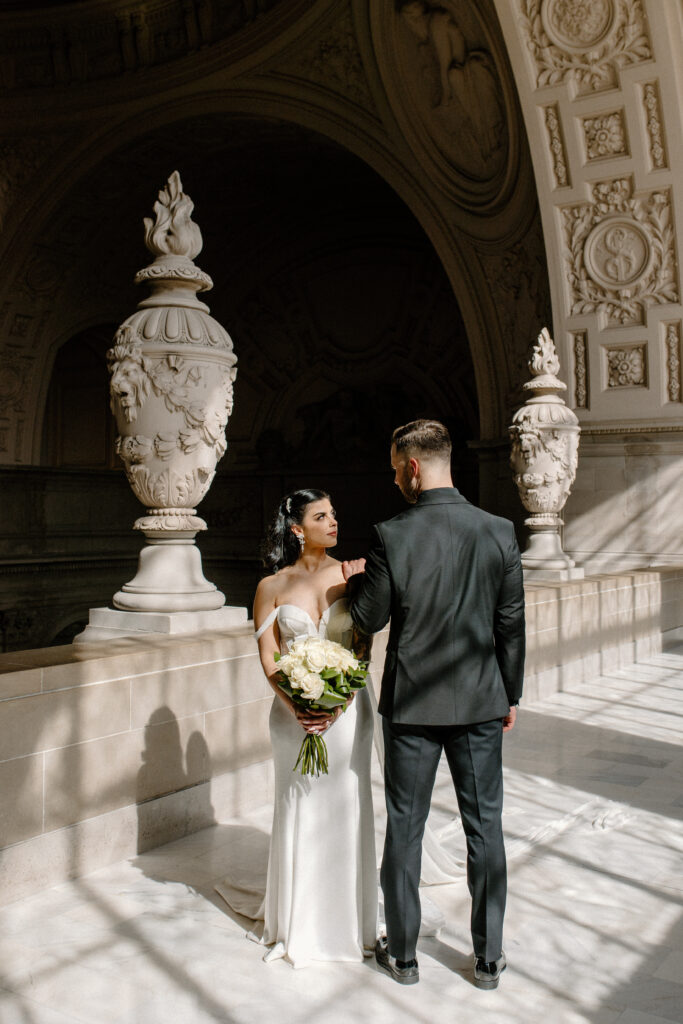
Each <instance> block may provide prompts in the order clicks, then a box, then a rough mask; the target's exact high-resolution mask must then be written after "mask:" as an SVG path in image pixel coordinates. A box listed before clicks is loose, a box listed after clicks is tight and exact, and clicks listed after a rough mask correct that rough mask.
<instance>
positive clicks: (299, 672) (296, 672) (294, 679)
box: [289, 665, 310, 689]
mask: <svg viewBox="0 0 683 1024" xmlns="http://www.w3.org/2000/svg"><path fill="white" fill-rule="evenodd" d="M309 674H310V673H309V671H308V669H307V668H306V667H305V666H304V665H294V666H292V668H291V670H290V672H289V681H290V683H291V684H292V686H295V687H296V688H297V689H301V687H302V686H303V682H304V679H305V678H306V676H307V675H309Z"/></svg>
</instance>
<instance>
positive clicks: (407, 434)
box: [391, 420, 453, 461]
mask: <svg viewBox="0 0 683 1024" xmlns="http://www.w3.org/2000/svg"><path fill="white" fill-rule="evenodd" d="M391 443H392V444H393V445H394V447H395V449H396V453H397V455H405V456H406V458H420V457H421V458H423V459H429V458H434V459H442V460H443V461H447V460H449V459H450V457H451V449H452V447H453V446H452V445H451V438H450V435H449V433H448V430H447V429H446V427H445V426H444V425H443V423H439V421H438V420H413V421H412V422H411V423H406V424H404V425H403V426H402V427H397V428H396V430H395V431H394V433H393V434H392V437H391Z"/></svg>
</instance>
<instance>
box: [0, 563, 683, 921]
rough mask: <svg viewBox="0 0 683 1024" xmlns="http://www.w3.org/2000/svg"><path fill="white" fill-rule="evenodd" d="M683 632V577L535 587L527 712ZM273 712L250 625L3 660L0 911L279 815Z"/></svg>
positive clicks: (378, 655) (675, 573)
mask: <svg viewBox="0 0 683 1024" xmlns="http://www.w3.org/2000/svg"><path fill="white" fill-rule="evenodd" d="M681 626H683V569H681V568H668V569H662V570H649V571H645V570H640V571H636V572H633V573H628V574H623V575H620V576H603V577H594V578H591V579H586V580H581V581H577V582H576V583H568V584H567V583H565V584H545V585H543V586H539V585H535V584H527V636H528V660H527V675H526V682H525V697H524V700H523V703H522V708H524V707H526V706H528V705H529V704H531V703H533V701H534V700H535V699H538V698H542V697H544V696H546V695H548V694H549V693H552V692H554V691H555V690H558V689H563V688H565V687H568V686H569V685H571V683H572V682H575V681H579V680H583V679H589V678H591V677H594V676H597V675H598V674H600V673H601V672H607V671H611V670H612V669H614V668H616V667H618V666H620V665H625V664H628V663H629V662H631V661H632V660H633V659H634V658H637V657H642V656H647V655H650V654H652V653H653V652H656V651H658V650H660V649H661V645H662V642H663V639H662V638H663V634H664V635H665V631H671V630H676V629H679V628H680V627H681ZM386 635H387V634H386V631H385V632H384V633H383V634H380V635H379V636H378V637H377V638H376V639H375V646H374V656H373V660H374V663H375V665H377V666H378V667H379V666H381V664H382V661H383V648H384V646H385V643H386ZM379 674H380V673H379V671H377V672H375V673H374V675H375V677H376V679H378V678H379ZM271 700H272V696H271V692H270V688H269V687H268V684H267V682H266V681H265V678H264V676H263V673H262V671H261V668H260V664H259V660H258V655H257V651H256V645H255V643H254V639H253V635H252V632H251V627H250V626H245V627H244V628H241V629H236V630H234V631H232V632H231V634H230V635H222V636H221V635H218V634H208V633H207V634H202V635H201V636H194V637H174V638H169V637H161V636H159V635H149V636H148V637H147V638H145V639H135V640H132V639H131V640H129V639H125V640H123V639H122V640H117V641H113V642H111V643H109V644H108V645H107V646H106V647H99V646H97V645H92V646H90V645H88V646H73V645H69V646H66V647H63V648H52V649H43V650H36V651H24V652H17V653H13V654H5V655H0V836H1V837H2V839H1V842H2V846H1V847H0V903H5V902H10V901H12V900H15V899H21V898H22V897H24V896H25V895H27V894H28V893H31V892H33V891H35V890H36V889H39V888H41V887H45V886H49V885H54V884H56V883H58V882H60V881H63V880H64V879H66V878H70V877H76V876H79V875H84V874H87V873H88V872H90V871H93V870H95V869H97V868H99V867H103V866H104V865H106V864H110V863H113V862H115V861H117V860H121V859H124V858H128V857H133V856H135V854H136V853H138V852H141V851H143V850H147V849H150V848H152V847H154V846H157V845H160V844H162V843H165V842H169V841H170V840H172V839H176V838H178V837H180V836H183V835H186V834H188V833H190V832H194V831H196V830H198V829H201V828H204V827H206V826H209V825H211V824H212V823H214V822H216V821H220V820H225V819H226V818H228V817H232V816H234V815H239V814H240V813H242V812H243V811H244V810H246V809H247V808H248V807H251V806H254V805H262V804H264V803H266V802H268V801H269V800H270V799H271V794H272V777H271V770H272V764H271V759H270V758H271V752H270V743H269V738H268V713H269V708H270V704H271Z"/></svg>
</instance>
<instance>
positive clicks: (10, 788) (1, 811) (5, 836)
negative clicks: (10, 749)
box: [0, 754, 43, 861]
mask: <svg viewBox="0 0 683 1024" xmlns="http://www.w3.org/2000/svg"><path fill="white" fill-rule="evenodd" d="M42 831H43V755H42V754H34V755H31V756H29V757H17V758H14V759H13V760H12V761H2V762H0V837H2V838H1V839H0V842H1V844H2V846H3V847H4V846H10V845H11V844H13V843H20V842H21V841H22V840H24V839H28V838H30V837H31V836H37V835H40V833H41V832H42ZM2 857H3V853H2V852H1V851H0V861H1V860H2Z"/></svg>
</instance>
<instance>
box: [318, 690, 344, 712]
mask: <svg viewBox="0 0 683 1024" xmlns="http://www.w3.org/2000/svg"><path fill="white" fill-rule="evenodd" d="M346 700H347V698H346V697H344V696H343V695H342V694H339V693H335V691H334V690H330V692H329V693H323V694H322V696H321V697H318V700H317V701H316V706H317V707H319V708H321V709H323V710H326V709H328V708H338V707H339V706H340V704H346Z"/></svg>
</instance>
